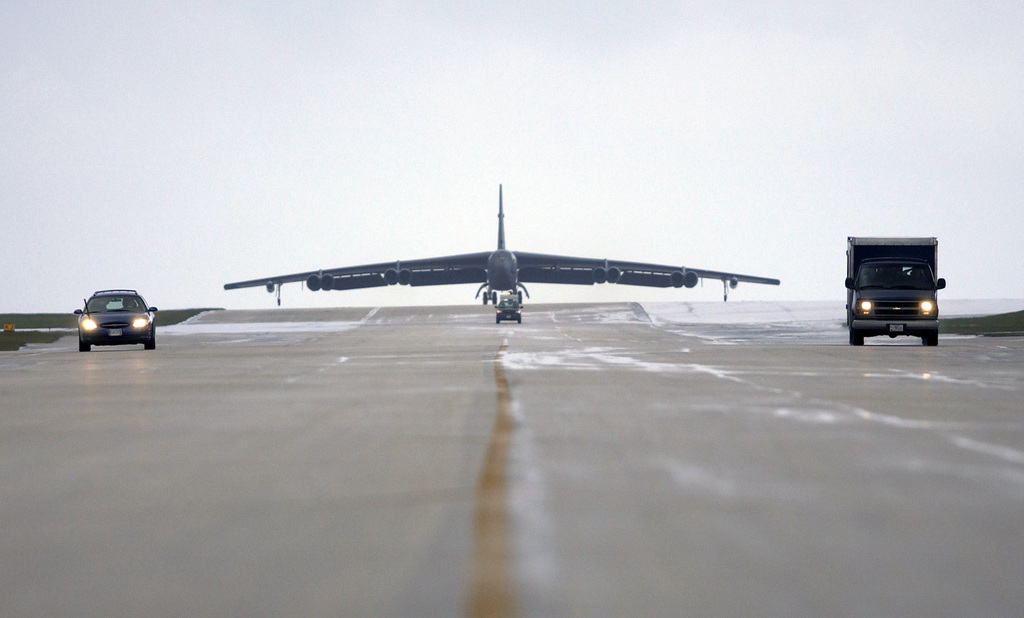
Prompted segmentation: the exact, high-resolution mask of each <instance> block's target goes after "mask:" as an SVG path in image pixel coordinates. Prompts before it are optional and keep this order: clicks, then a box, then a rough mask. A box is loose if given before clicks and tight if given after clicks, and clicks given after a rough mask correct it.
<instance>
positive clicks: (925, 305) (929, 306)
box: [921, 300, 935, 315]
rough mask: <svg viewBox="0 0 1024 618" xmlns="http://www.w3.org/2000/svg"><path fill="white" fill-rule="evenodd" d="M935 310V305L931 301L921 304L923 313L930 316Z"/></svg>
mask: <svg viewBox="0 0 1024 618" xmlns="http://www.w3.org/2000/svg"><path fill="white" fill-rule="evenodd" d="M934 309H935V303H933V302H932V301H930V300H926V301H922V302H921V313H923V314H925V315H929V314H930V313H931V312H932V310H934Z"/></svg>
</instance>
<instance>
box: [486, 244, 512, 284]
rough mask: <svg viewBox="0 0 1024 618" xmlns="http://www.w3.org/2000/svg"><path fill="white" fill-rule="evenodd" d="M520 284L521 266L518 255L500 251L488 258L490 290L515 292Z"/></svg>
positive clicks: (503, 250) (504, 250)
mask: <svg viewBox="0 0 1024 618" xmlns="http://www.w3.org/2000/svg"><path fill="white" fill-rule="evenodd" d="M518 283H519V264H518V261H517V260H516V255H515V254H514V253H512V252H511V251H508V250H506V249H498V250H497V251H495V252H494V253H491V255H490V256H489V257H488V258H487V287H488V289H490V290H494V291H498V290H515V289H516V285H517V284H518Z"/></svg>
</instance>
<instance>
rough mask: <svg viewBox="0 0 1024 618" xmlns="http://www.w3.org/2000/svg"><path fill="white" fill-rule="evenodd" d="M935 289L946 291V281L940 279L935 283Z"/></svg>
mask: <svg viewBox="0 0 1024 618" xmlns="http://www.w3.org/2000/svg"><path fill="white" fill-rule="evenodd" d="M935 289H936V290H944V289H946V280H945V279H943V278H942V277H939V280H938V281H936V282H935Z"/></svg>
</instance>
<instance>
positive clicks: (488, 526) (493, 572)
mask: <svg viewBox="0 0 1024 618" xmlns="http://www.w3.org/2000/svg"><path fill="white" fill-rule="evenodd" d="M507 348H508V341H507V340H506V341H504V342H503V343H502V344H501V348H499V349H498V354H497V356H496V357H495V358H494V384H495V387H496V389H497V397H498V402H497V403H498V414H497V418H496V419H495V422H494V431H493V432H492V433H491V441H490V444H489V445H488V446H487V456H486V458H485V460H484V468H483V470H482V471H481V473H480V478H479V479H478V480H477V486H476V505H475V512H474V515H473V570H472V573H471V574H470V589H469V595H468V598H467V602H466V615H467V616H473V617H476V616H514V615H516V606H515V599H514V594H513V584H512V549H511V545H512V544H511V522H510V521H509V520H510V518H509V515H508V475H507V468H508V452H509V448H510V446H511V443H512V427H513V422H512V413H511V405H512V397H511V395H510V393H509V388H508V379H507V378H506V377H505V368H504V366H503V365H502V362H501V360H502V357H503V356H504V354H505V350H506V349H507Z"/></svg>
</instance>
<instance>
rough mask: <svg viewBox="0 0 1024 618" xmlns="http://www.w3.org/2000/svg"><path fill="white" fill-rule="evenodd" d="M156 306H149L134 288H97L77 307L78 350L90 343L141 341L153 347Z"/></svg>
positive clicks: (148, 347)
mask: <svg viewBox="0 0 1024 618" xmlns="http://www.w3.org/2000/svg"><path fill="white" fill-rule="evenodd" d="M155 313H156V307H149V306H148V305H146V301H145V300H144V299H143V298H142V297H141V296H139V293H138V292H136V291H135V290H100V291H98V292H96V293H94V294H93V295H92V297H91V298H90V299H89V300H87V301H86V302H85V309H84V310H82V309H77V310H76V311H75V314H76V315H77V316H78V351H79V352H88V351H89V350H90V349H92V346H94V345H126V344H129V345H130V344H136V343H141V344H142V345H144V346H145V347H146V349H147V350H152V349H155V348H156V324H154V319H155V316H154V314H155Z"/></svg>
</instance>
